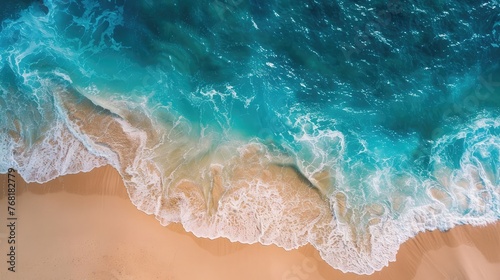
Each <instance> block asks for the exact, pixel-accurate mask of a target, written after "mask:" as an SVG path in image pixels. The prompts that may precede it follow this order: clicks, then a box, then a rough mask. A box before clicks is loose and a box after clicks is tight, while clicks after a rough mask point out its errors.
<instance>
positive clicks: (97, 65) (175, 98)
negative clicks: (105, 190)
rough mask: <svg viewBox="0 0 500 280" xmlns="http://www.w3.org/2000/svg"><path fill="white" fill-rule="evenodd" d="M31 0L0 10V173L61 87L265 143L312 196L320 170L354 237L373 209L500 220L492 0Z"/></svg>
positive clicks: (53, 107) (224, 137)
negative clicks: (344, 208) (346, 210)
mask: <svg viewBox="0 0 500 280" xmlns="http://www.w3.org/2000/svg"><path fill="white" fill-rule="evenodd" d="M25 2H26V3H24V2H22V3H21V2H16V4H13V3H2V4H1V6H0V7H2V9H1V10H2V11H3V12H2V14H0V16H1V19H2V26H1V32H0V63H1V64H0V67H1V69H0V108H1V109H0V110H1V112H2V118H1V119H0V128H1V130H2V134H1V136H0V137H1V139H0V140H1V142H0V148H2V150H0V159H1V160H2V162H1V163H0V167H1V168H0V170H1V171H2V172H6V170H7V168H9V167H11V166H14V167H16V168H18V169H21V170H22V169H23V166H22V164H26V162H24V163H21V160H19V159H18V158H17V155H16V149H19V147H21V148H26V149H28V150H29V147H34V146H36V145H37V143H39V142H40V141H42V140H43V139H45V137H46V135H45V132H47V131H50V129H51V128H53V127H54V126H55V123H56V122H57V120H61V114H62V115H64V114H63V113H61V112H62V111H64V109H62V108H61V107H60V106H59V105H58V104H57V102H56V100H57V99H54V97H53V92H54V89H55V88H65V89H71V90H72V91H75V92H78V94H81V95H82V96H85V97H87V98H90V99H92V100H101V101H102V100H106V102H115V103H116V102H122V101H123V102H125V103H119V104H122V105H123V104H143V106H144V108H146V109H144V110H146V115H148V116H149V117H150V118H156V119H159V121H160V122H161V121H162V120H163V121H165V122H169V121H170V120H171V119H178V118H182V119H183V121H184V122H185V123H186V125H187V127H189V129H186V130H184V131H182V133H183V135H187V136H188V137H190V138H192V139H197V138H200V137H203V136H204V135H206V134H207V133H208V132H210V133H212V135H216V136H217V137H213V138H212V139H211V141H212V142H211V144H210V145H211V146H212V147H213V148H212V150H216V147H218V146H221V145H225V144H227V143H229V142H231V141H236V140H238V141H242V142H255V141H256V142H260V143H262V144H264V145H266V146H268V147H269V149H273V150H276V151H278V153H281V154H284V155H287V156H288V157H290V158H292V164H293V165H294V166H295V167H296V168H297V170H298V171H299V172H300V173H301V174H303V175H304V176H305V178H306V179H308V180H309V181H310V183H311V184H312V186H313V187H317V188H320V186H319V184H320V183H319V182H318V181H317V180H316V181H315V175H317V174H318V173H320V172H321V171H327V172H328V174H330V176H331V177H332V178H334V179H333V180H331V181H329V185H328V186H327V190H326V192H325V194H326V197H327V199H328V200H329V201H330V203H331V205H334V204H335V203H334V202H333V200H334V197H335V194H337V193H339V192H340V193H343V194H345V195H346V197H347V201H348V204H349V205H350V207H351V208H352V209H354V210H355V212H356V211H358V212H357V213H360V214H359V216H360V217H361V218H357V220H355V221H356V222H357V223H360V226H359V228H361V229H362V228H365V226H366V224H367V223H368V220H369V219H370V218H371V216H370V215H368V216H366V217H365V215H364V214H363V213H365V212H364V211H365V208H366V207H367V205H372V204H379V205H383V206H384V209H386V210H385V212H384V215H383V216H384V219H395V220H398V219H399V217H401V216H405V215H410V214H408V213H410V212H411V211H412V209H417V208H419V207H424V206H428V205H442V204H443V205H446V207H445V208H446V210H442V211H438V212H439V213H438V214H437V215H442V216H439V217H438V218H434V219H435V220H434V222H431V221H429V222H428V224H426V225H425V226H424V228H426V229H432V228H436V227H438V228H442V229H446V228H449V227H451V226H453V225H454V224H458V223H476V224H479V223H485V222H491V221H494V220H496V219H498V218H499V217H500V203H499V198H500V192H499V187H500V119H499V116H500V114H499V112H500V67H499V64H498V61H499V58H500V7H499V5H500V4H499V3H498V2H497V1H479V2H478V1H448V2H446V1H437V2H436V1H431V0H429V1H409V2H408V1H405V2H403V1H397V0H394V1H272V0H271V1H254V0H252V1H243V0H232V1H218V0H214V1H156V0H144V1H127V0H123V1H93V0H85V1H69V0H59V1H56V0H53V1H51V0H46V1H32V2H28V1H25ZM68 94H69V93H68ZM102 102H104V101H102ZM106 102H104V103H102V104H100V105H101V106H104V107H105V105H103V104H106ZM132 107H134V106H133V105H130V107H126V106H125V107H124V110H129V111H131V112H132V114H134V110H132V109H130V108H132ZM61 110H62V111H61ZM164 112H167V113H166V114H167V115H168V117H165V115H164V114H163V113H164ZM84 121H85V120H84ZM88 121H90V120H88ZM207 131H208V132H207ZM13 135H14V136H13ZM16 135H17V136H16ZM77 138H78V137H77ZM78 139H83V138H78ZM82 141H83V140H82ZM110 141H111V140H110ZM14 143H15V144H14ZM86 147H87V148H89V146H88V145H87V146H86ZM90 153H91V154H92V153H93V154H96V155H97V154H99V153H98V152H97V151H92V150H90ZM99 155H101V156H102V154H99ZM160 156H161V155H160ZM29 158H31V161H30V162H31V164H34V163H32V162H33V161H34V160H35V159H34V158H36V154H35V155H33V156H32V155H30V157H29ZM167 165H168V164H167ZM54 168H55V169H57V166H55V167H54ZM82 169H85V168H82ZM87 169H88V168H87ZM24 176H28V174H24ZM29 176H32V177H30V178H31V179H32V180H37V177H36V175H35V174H29ZM29 176H28V177H29ZM444 177H446V179H443V178H444ZM478 184H479V185H482V186H483V187H482V188H480V190H478V189H476V188H475V187H476V186H477V185H478ZM457 186H462V189H460V188H459V187H457ZM430 189H438V190H440V191H442V192H444V193H446V194H447V195H449V197H450V199H451V202H449V201H448V202H449V203H448V202H446V201H445V202H443V201H438V200H439V199H437V200H436V199H435V197H434V198H433V197H432V194H431V193H430ZM394 195H397V196H400V197H402V198H403V201H406V203H405V204H404V205H405V206H404V207H402V208H397V209H399V210H395V209H396V207H394V205H393V204H394V201H392V200H391V197H393V196H394ZM463 200H465V201H467V202H466V203H462V202H463ZM447 203H448V204H447ZM436 207H437V206H436ZM439 207H441V206H439ZM331 208H332V210H331V211H333V214H334V215H335V214H336V213H335V212H334V207H333V206H332V207H331ZM353 219H354V218H353ZM409 220H411V219H409ZM405 221H406V220H405ZM350 222H351V223H354V220H351V221H350ZM407 223H410V222H407ZM422 229H423V228H421V227H418V230H422ZM411 234H415V232H412V233H411ZM407 237H408V236H407V235H404V237H401V238H400V240H399V242H402V241H404V240H403V239H405V238H407ZM334 266H335V265H334ZM336 266H337V267H339V266H340V267H344V266H343V264H337V265H336ZM350 270H356V269H353V268H350ZM368 270H369V269H368ZM368 270H367V271H368ZM356 271H357V272H360V271H361V270H359V269H358V270H356ZM364 272H366V271H364Z"/></svg>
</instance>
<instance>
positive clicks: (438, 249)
mask: <svg viewBox="0 0 500 280" xmlns="http://www.w3.org/2000/svg"><path fill="white" fill-rule="evenodd" d="M6 177H7V175H4V174H2V175H0V178H1V180H0V182H1V187H2V192H0V209H2V210H0V218H1V219H2V220H3V221H2V222H5V221H6V217H5V215H6V213H4V212H6V209H4V208H6V207H4V206H5V205H6V201H7V200H6V193H7V192H6V190H5V189H6V187H7V183H6V181H7V179H6ZM16 180H17V182H16V184H17V190H16V195H17V201H18V216H19V227H18V229H17V230H18V232H17V240H18V243H19V246H18V248H17V252H16V253H17V254H18V267H17V269H18V270H17V272H15V273H12V272H8V271H7V264H6V263H5V262H1V263H3V265H2V266H0V278H1V279H29V278H32V277H33V276H34V275H38V276H39V278H38V279H51V278H52V279H58V278H61V279H85V278H86V277H87V278H90V279H119V280H122V279H200V278H203V279H235V278H236V279H294V280H295V279H347V280H349V279H398V280H399V279H444V278H445V279H491V278H492V277H494V275H500V223H499V222H496V223H494V224H490V225H488V226H485V227H472V226H469V225H463V226H456V227H454V228H452V229H450V230H449V231H447V232H440V231H431V232H423V233H419V234H418V235H417V236H416V237H414V238H411V239H410V240H408V241H406V242H405V243H403V244H402V245H401V247H400V249H399V251H398V253H397V256H396V262H392V263H389V266H388V267H385V268H384V269H382V270H381V271H378V272H375V273H373V274H371V275H357V274H353V273H343V272H341V271H340V270H336V269H333V268H332V267H331V266H329V265H328V264H327V263H326V262H324V261H323V260H321V259H320V258H319V255H318V253H317V251H316V249H314V248H313V247H312V246H311V245H306V246H303V247H301V248H299V249H295V250H291V251H286V250H284V249H282V248H279V247H277V246H275V245H270V246H265V245H261V244H250V245H249V244H241V243H233V242H230V241H229V240H228V239H225V238H218V239H214V240H211V239H205V238H198V237H196V236H194V235H193V234H192V233H188V232H186V231H184V229H183V227H182V226H181V225H180V224H170V225H168V226H167V227H163V226H161V225H160V222H159V221H157V220H156V219H155V218H154V217H153V216H149V215H146V214H145V213H143V212H141V211H139V210H138V209H136V207H135V206H134V205H133V204H132V203H131V201H130V199H129V198H128V194H127V191H126V189H125V187H124V185H123V182H122V179H121V177H120V176H119V174H118V173H117V172H116V170H114V169H113V168H112V167H110V166H105V167H100V168H96V169H94V170H92V171H90V172H88V173H78V174H72V175H65V176H62V177H58V178H56V179H54V180H52V181H50V182H47V183H44V184H37V183H25V182H24V181H23V180H22V179H21V178H19V177H17V178H16ZM0 234H2V232H1V231H0ZM0 237H2V235H0ZM6 245H7V243H6V242H4V240H3V239H2V240H1V242H0V253H1V254H0V255H2V256H5V252H6V250H7V248H6ZM47 257H48V258H47ZM27 264H29V265H27ZM193 267H196V268H197V269H193ZM54 268H57V269H54ZM54 273H55V274H54ZM488 275H489V278H488ZM30 276H31V277H30ZM446 277H448V278H446ZM454 277H455V278H454Z"/></svg>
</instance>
